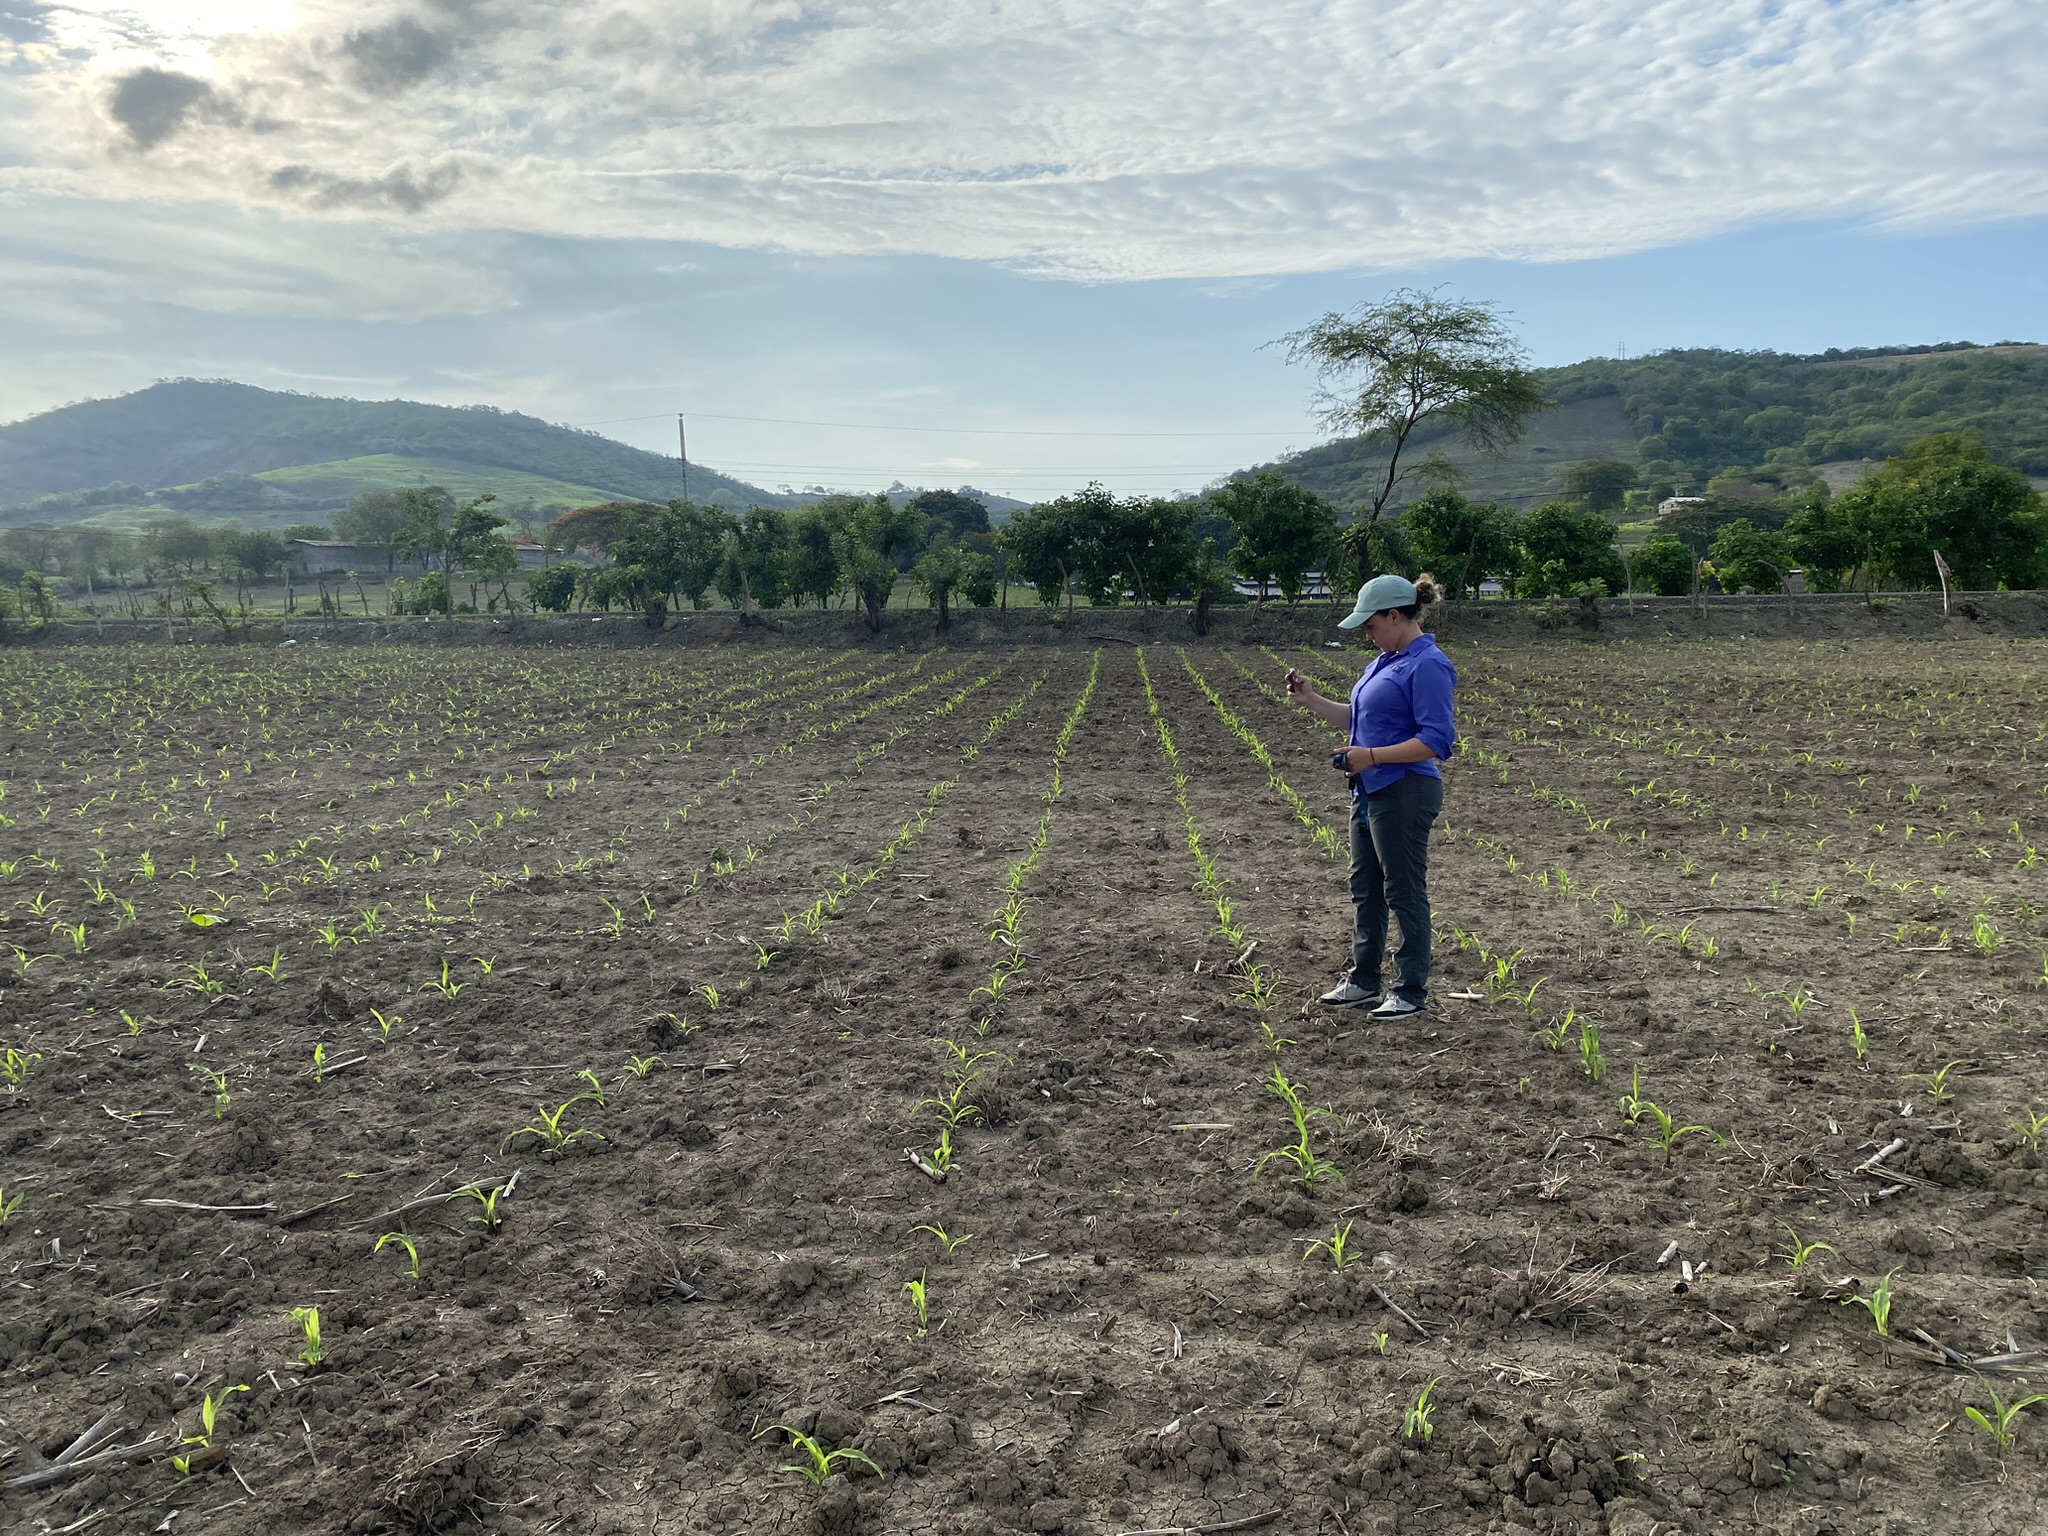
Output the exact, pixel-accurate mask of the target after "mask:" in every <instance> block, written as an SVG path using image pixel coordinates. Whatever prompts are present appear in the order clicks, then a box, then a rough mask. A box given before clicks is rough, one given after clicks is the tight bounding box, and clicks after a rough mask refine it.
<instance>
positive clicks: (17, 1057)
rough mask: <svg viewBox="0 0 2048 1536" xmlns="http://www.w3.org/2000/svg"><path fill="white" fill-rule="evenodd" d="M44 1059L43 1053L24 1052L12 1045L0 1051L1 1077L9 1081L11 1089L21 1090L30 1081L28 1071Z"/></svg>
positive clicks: (8, 1084)
mask: <svg viewBox="0 0 2048 1536" xmlns="http://www.w3.org/2000/svg"><path fill="white" fill-rule="evenodd" d="M42 1059H43V1053H42V1052H41V1051H28V1052H22V1051H18V1050H16V1049H15V1048H14V1047H13V1046H11V1045H10V1046H8V1047H7V1049H6V1050H5V1051H0V1077H5V1078H6V1079H7V1086H8V1087H9V1088H10V1089H14V1088H19V1087H20V1086H21V1085H22V1084H23V1083H25V1082H27V1081H28V1069H29V1068H30V1067H32V1066H34V1065H35V1064H36V1063H37V1062H39V1061H41V1060H42Z"/></svg>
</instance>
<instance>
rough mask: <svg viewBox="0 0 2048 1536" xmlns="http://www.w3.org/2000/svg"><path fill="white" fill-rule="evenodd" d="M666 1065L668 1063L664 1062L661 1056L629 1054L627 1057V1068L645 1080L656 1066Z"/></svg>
mask: <svg viewBox="0 0 2048 1536" xmlns="http://www.w3.org/2000/svg"><path fill="white" fill-rule="evenodd" d="M666 1065H668V1063H666V1062H664V1061H663V1060H662V1059H661V1058H660V1057H659V1056H629V1057H627V1058H626V1070H627V1071H628V1072H630V1073H632V1074H633V1075H634V1076H635V1077H637V1078H641V1079H643V1080H644V1079H645V1078H646V1076H647V1074H648V1073H650V1072H652V1071H653V1070H654V1069H655V1068H656V1067H662V1066H666Z"/></svg>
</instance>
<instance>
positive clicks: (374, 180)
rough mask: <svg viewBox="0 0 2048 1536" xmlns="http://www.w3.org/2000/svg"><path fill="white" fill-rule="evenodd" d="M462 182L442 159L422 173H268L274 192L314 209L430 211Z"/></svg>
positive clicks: (301, 169) (298, 168) (299, 168)
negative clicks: (290, 195) (298, 198)
mask: <svg viewBox="0 0 2048 1536" xmlns="http://www.w3.org/2000/svg"><path fill="white" fill-rule="evenodd" d="M461 182H462V167H461V166H460V165H458V164H456V163H455V162H454V161H452V160H444V161H442V162H441V163H440V164H438V165H435V166H431V167H429V168H428V169H427V170H425V171H424V172H420V171H415V170H414V169H413V168H412V167H411V166H403V165H400V166H393V167H392V168H391V169H390V170H388V171H386V172H385V173H384V174H383V175H381V176H337V175H335V174H334V173H333V172H331V171H322V170H318V169H316V168H315V167H313V166H310V165H287V166H284V167H282V168H281V169H279V170H276V171H273V172H271V175H270V185H271V188H272V189H273V190H274V191H278V192H288V193H297V194H299V195H301V196H303V197H304V198H305V199H306V201H307V202H308V203H310V204H312V206H313V207H315V208H368V209H389V210H392V211H394V212H398V213H418V212H420V211H421V210H422V209H425V208H431V207H432V206H433V205H434V204H435V203H438V202H440V201H441V199H443V198H444V197H446V196H448V194H449V193H451V192H453V191H454V190H455V189H456V187H458V186H459V185H461Z"/></svg>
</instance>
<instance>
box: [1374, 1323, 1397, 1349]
mask: <svg viewBox="0 0 2048 1536" xmlns="http://www.w3.org/2000/svg"><path fill="white" fill-rule="evenodd" d="M1393 1341H1394V1336H1393V1334H1392V1333H1390V1332H1388V1331H1387V1330H1386V1329H1384V1328H1382V1329H1381V1330H1380V1331H1379V1332H1378V1333H1376V1334H1374V1335H1373V1336H1372V1347H1373V1349H1374V1350H1375V1351H1376V1352H1377V1353H1379V1354H1382V1355H1384V1354H1385V1353H1386V1352H1387V1346H1388V1345H1389V1344H1391V1343H1393Z"/></svg>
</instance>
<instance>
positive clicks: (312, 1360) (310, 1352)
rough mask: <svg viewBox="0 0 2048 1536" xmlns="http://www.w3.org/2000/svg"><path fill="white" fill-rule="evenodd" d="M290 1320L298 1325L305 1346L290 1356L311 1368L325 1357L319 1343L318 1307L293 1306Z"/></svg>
mask: <svg viewBox="0 0 2048 1536" xmlns="http://www.w3.org/2000/svg"><path fill="white" fill-rule="evenodd" d="M291 1320H292V1321H293V1322H295V1323H297V1324H298V1325H299V1330H300V1332H301V1333H302V1334H303V1335H304V1341H305V1347H304V1348H302V1349H301V1350H300V1351H299V1352H298V1354H296V1355H294V1356H293V1357H292V1358H293V1359H295V1360H297V1361H298V1362H299V1363H300V1364H301V1365H304V1366H306V1367H307V1368H308V1369H311V1368H313V1367H315V1366H317V1365H319V1363H320V1362H321V1361H322V1360H324V1359H326V1358H327V1351H326V1350H325V1349H323V1348H322V1347H321V1344H320V1309H319V1308H318V1307H293V1308H292V1317H291Z"/></svg>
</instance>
